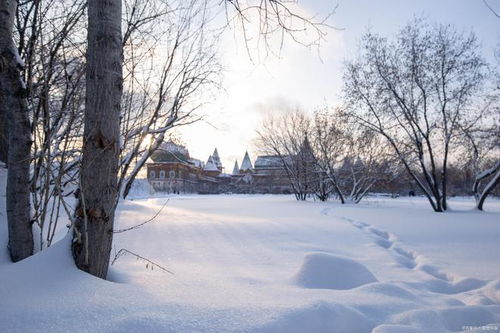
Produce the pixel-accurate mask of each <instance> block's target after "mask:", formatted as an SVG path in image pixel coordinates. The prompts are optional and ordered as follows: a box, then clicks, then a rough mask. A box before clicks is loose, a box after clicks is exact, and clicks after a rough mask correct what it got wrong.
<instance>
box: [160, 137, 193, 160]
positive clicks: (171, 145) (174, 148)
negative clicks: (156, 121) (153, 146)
mask: <svg viewBox="0 0 500 333" xmlns="http://www.w3.org/2000/svg"><path fill="white" fill-rule="evenodd" d="M159 149H160V150H165V151H168V152H170V153H181V154H182V155H185V156H189V151H188V150H187V149H186V147H184V146H183V145H179V144H176V143H175V142H173V141H172V140H168V141H167V142H162V143H161V144H160V147H159Z"/></svg>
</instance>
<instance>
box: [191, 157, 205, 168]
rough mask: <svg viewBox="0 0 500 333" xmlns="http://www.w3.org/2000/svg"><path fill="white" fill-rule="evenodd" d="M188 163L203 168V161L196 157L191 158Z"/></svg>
mask: <svg viewBox="0 0 500 333" xmlns="http://www.w3.org/2000/svg"><path fill="white" fill-rule="evenodd" d="M189 163H191V164H193V165H194V166H195V167H198V168H203V166H204V165H203V162H202V161H200V160H199V159H196V158H191V159H190V160H189Z"/></svg>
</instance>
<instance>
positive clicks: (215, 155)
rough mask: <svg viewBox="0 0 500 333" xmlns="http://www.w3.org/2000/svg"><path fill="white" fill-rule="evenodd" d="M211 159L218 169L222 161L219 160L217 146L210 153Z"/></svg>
mask: <svg viewBox="0 0 500 333" xmlns="http://www.w3.org/2000/svg"><path fill="white" fill-rule="evenodd" d="M212 160H213V162H214V163H215V165H216V166H217V168H219V169H220V168H222V163H221V161H220V157H219V152H218V151H217V148H215V150H214V153H213V154H212Z"/></svg>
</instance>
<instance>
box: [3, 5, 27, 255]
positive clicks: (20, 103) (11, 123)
mask: <svg viewBox="0 0 500 333" xmlns="http://www.w3.org/2000/svg"><path fill="white" fill-rule="evenodd" d="M16 10H17V1H1V2H0V114H2V115H3V116H4V117H5V118H6V119H7V128H8V142H9V145H8V146H9V148H8V176H7V198H6V200H7V221H8V229H9V252H10V257H11V259H12V261H19V260H22V259H24V258H26V257H28V256H30V255H31V254H32V253H33V232H32V221H31V217H30V215H31V212H30V182H29V167H30V159H31V151H30V148H31V137H30V120H29V113H28V108H27V104H26V85H25V83H24V81H23V80H22V78H21V73H20V70H21V69H22V68H23V66H24V63H23V61H22V60H21V58H20V56H19V53H18V52H17V49H16V47H15V45H14V39H13V29H14V20H15V15H16Z"/></svg>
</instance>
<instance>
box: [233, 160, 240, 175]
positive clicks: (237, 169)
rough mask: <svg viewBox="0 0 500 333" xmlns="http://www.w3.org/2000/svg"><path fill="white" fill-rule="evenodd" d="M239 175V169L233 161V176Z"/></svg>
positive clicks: (236, 162)
mask: <svg viewBox="0 0 500 333" xmlns="http://www.w3.org/2000/svg"><path fill="white" fill-rule="evenodd" d="M239 174H240V167H239V166H238V161H237V160H236V161H234V168H233V175H234V176H236V175H239Z"/></svg>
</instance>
